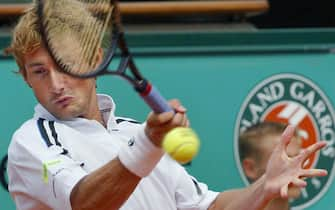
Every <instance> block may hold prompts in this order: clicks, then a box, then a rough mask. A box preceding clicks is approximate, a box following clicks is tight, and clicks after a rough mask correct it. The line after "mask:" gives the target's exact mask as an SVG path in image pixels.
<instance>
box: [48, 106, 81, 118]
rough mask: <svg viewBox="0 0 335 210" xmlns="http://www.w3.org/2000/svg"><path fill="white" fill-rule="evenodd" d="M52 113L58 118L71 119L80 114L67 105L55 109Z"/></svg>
mask: <svg viewBox="0 0 335 210" xmlns="http://www.w3.org/2000/svg"><path fill="white" fill-rule="evenodd" d="M53 115H54V116H55V117H56V118H57V119H59V120H65V121H66V120H71V119H73V118H76V117H78V116H80V115H81V113H80V112H79V111H78V110H76V109H75V108H73V107H71V106H68V107H63V108H61V109H56V110H55V111H54V113H53Z"/></svg>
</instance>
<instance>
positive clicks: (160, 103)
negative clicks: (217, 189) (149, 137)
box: [140, 83, 173, 113]
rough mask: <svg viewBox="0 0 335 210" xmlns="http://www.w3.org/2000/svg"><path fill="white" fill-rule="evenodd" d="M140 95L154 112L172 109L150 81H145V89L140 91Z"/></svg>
mask: <svg viewBox="0 0 335 210" xmlns="http://www.w3.org/2000/svg"><path fill="white" fill-rule="evenodd" d="M140 95H141V97H142V98H143V100H144V101H145V102H146V103H147V104H148V105H149V107H150V108H151V109H152V110H153V111H154V112H156V113H162V112H170V111H173V109H172V108H171V106H170V105H169V104H168V102H167V100H166V99H165V98H164V97H163V96H162V95H161V94H160V92H159V91H158V89H157V88H156V87H155V86H153V85H151V84H150V83H147V87H146V88H145V91H143V92H140Z"/></svg>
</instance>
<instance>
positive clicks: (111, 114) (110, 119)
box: [34, 94, 116, 127]
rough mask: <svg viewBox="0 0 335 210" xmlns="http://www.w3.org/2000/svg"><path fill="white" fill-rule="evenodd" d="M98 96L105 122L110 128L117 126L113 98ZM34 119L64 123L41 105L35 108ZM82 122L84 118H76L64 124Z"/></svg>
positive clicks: (103, 95)
mask: <svg viewBox="0 0 335 210" xmlns="http://www.w3.org/2000/svg"><path fill="white" fill-rule="evenodd" d="M97 95H98V106H99V110H100V112H101V114H102V117H103V119H104V121H105V122H106V123H107V125H108V127H112V126H114V125H116V120H115V103H114V101H113V99H112V97H110V96H108V95H105V94H97ZM34 118H43V119H46V120H50V121H62V120H59V119H57V118H56V117H55V116H53V115H52V114H51V113H50V112H49V111H48V110H47V109H46V108H44V107H43V106H42V105H41V104H37V105H36V106H35V114H34ZM78 120H82V118H74V119H71V120H67V121H62V122H73V121H78Z"/></svg>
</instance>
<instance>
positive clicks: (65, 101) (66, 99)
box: [54, 96, 73, 108]
mask: <svg viewBox="0 0 335 210" xmlns="http://www.w3.org/2000/svg"><path fill="white" fill-rule="evenodd" d="M72 99H73V97H71V96H62V97H60V98H57V99H55V100H54V104H56V105H57V106H60V107H62V108H65V107H66V106H68V105H69V104H70V103H71V101H72Z"/></svg>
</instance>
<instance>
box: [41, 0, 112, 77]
mask: <svg viewBox="0 0 335 210" xmlns="http://www.w3.org/2000/svg"><path fill="white" fill-rule="evenodd" d="M63 5H66V6H65V7H64V6H63ZM112 13H113V6H112V5H111V3H110V1H109V0H45V1H44V7H43V26H44V30H45V38H46V41H47V43H48V46H49V48H50V51H51V53H52V55H53V57H54V59H55V61H56V62H57V64H58V65H59V66H60V67H61V68H62V70H64V71H66V72H69V73H71V74H73V75H82V74H87V73H90V72H92V71H94V70H95V68H96V67H97V64H98V63H97V62H98V61H99V59H98V58H99V49H100V48H103V47H104V46H103V40H104V37H105V33H106V32H107V31H108V29H109V28H108V27H109V26H111V24H110V22H111V21H112ZM108 44H109V43H108ZM101 56H102V55H101Z"/></svg>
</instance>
